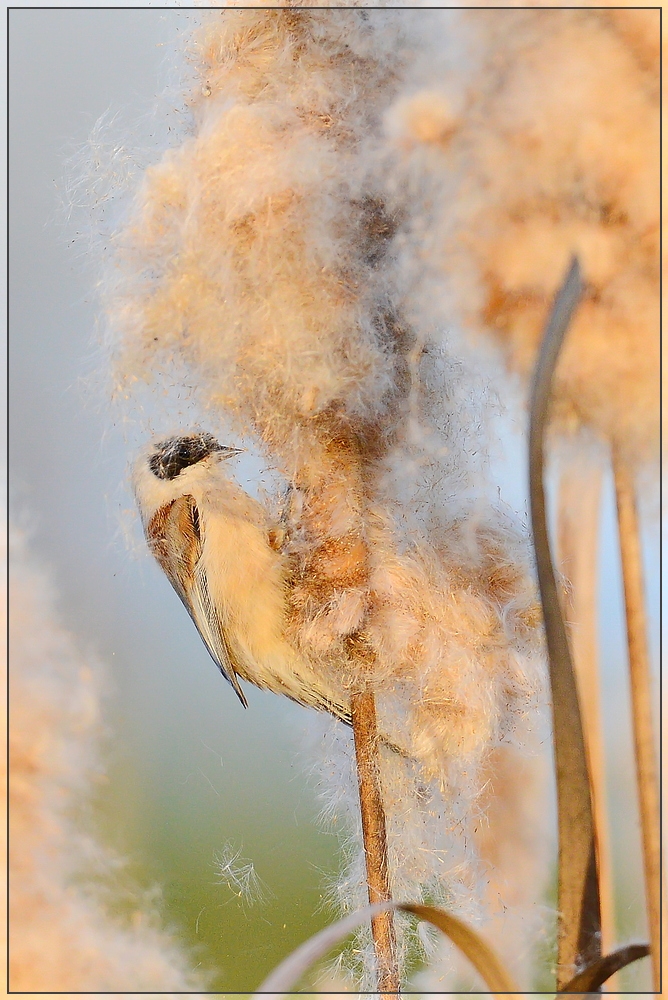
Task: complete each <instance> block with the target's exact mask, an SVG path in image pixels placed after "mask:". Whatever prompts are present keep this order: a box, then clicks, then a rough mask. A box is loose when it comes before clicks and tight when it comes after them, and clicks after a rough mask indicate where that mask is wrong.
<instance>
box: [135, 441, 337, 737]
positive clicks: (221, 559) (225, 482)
mask: <svg viewBox="0 0 668 1000" xmlns="http://www.w3.org/2000/svg"><path fill="white" fill-rule="evenodd" d="M238 454H240V450H239V449H238V448H227V447H225V446H223V445H221V444H219V443H218V442H217V441H216V439H215V438H214V437H213V436H212V435H211V434H205V433H200V434H188V435H185V436H183V437H171V438H168V439H167V440H165V441H160V442H156V443H154V444H153V445H151V446H150V447H149V449H148V450H147V451H145V452H144V453H143V454H142V455H141V456H140V458H139V459H138V460H137V462H136V464H135V466H134V470H133V477H132V478H133V485H134V491H135V496H136V499H137V505H138V507H139V511H140V514H141V519H142V523H143V526H144V533H145V535H146V540H147V542H148V545H149V548H150V550H151V552H152V553H153V555H154V556H155V558H156V559H157V561H158V562H159V564H160V566H161V567H162V569H163V570H164V571H165V573H166V574H167V578H168V579H169V581H170V583H171V584H172V586H173V587H174V590H175V591H176V593H177V594H178V595H179V597H180V598H181V600H182V601H183V603H184V605H185V607H186V609H187V611H188V613H189V614H190V617H191V618H192V620H193V621H194V623H195V626H196V628H197V630H198V632H199V634H200V635H201V637H202V639H203V640H204V644H205V646H206V648H207V649H208V651H209V653H210V654H211V656H212V658H213V659H214V661H215V662H216V663H217V665H218V667H219V668H220V671H221V673H222V674H223V676H224V677H226V678H227V680H228V681H229V682H230V684H231V685H232V687H233V688H234V690H235V691H236V693H237V695H238V697H239V700H240V701H241V703H242V705H244V707H247V702H246V697H245V695H244V693H243V691H242V689H241V685H240V683H239V678H241V679H242V680H246V681H250V682H251V683H252V684H255V685H256V686H257V687H259V688H266V689H268V690H270V691H274V692H275V693H277V694H284V695H287V696H288V697H289V698H292V699H293V700H294V701H297V702H299V703H300V704H301V705H308V706H311V707H313V708H318V709H323V710H326V711H328V712H331V713H332V714H333V715H335V716H336V717H337V718H339V719H341V720H342V721H344V722H346V723H349V722H350V712H349V708H348V707H347V705H346V704H345V700H346V699H345V697H344V696H343V695H342V694H341V695H337V694H336V693H335V692H333V691H332V690H330V689H329V686H328V685H327V682H326V679H325V678H322V677H321V676H320V675H319V674H317V673H316V672H315V671H314V670H313V669H312V667H311V666H310V665H309V663H308V662H307V661H306V659H305V658H304V657H303V656H302V655H301V654H300V653H299V651H298V650H297V649H295V648H294V646H293V645H292V644H291V643H290V642H289V641H288V640H287V639H286V637H285V620H286V605H287V586H288V576H289V574H288V561H287V559H286V557H285V555H283V554H282V553H281V551H280V544H279V541H280V532H279V531H277V529H276V527H275V526H273V525H272V524H271V523H270V520H269V517H268V514H267V512H266V511H265V510H264V508H263V507H262V505H261V504H259V503H258V502H257V501H256V500H253V499H252V497H249V496H248V494H247V493H245V492H244V490H242V489H241V488H240V487H239V486H237V485H236V484H235V483H234V482H232V481H231V480H230V479H229V478H228V477H227V476H226V475H225V474H224V472H223V469H222V463H223V462H225V461H226V460H228V459H230V458H233V457H234V456H235V455H238Z"/></svg>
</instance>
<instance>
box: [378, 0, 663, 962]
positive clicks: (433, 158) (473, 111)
mask: <svg viewBox="0 0 668 1000" xmlns="http://www.w3.org/2000/svg"><path fill="white" fill-rule="evenodd" d="M463 20H464V22H465V23H466V24H467V27H468V31H467V32H465V34H464V36H463V37H464V38H465V39H466V41H467V43H468V45H469V47H470V51H471V52H472V58H471V71H470V72H469V74H468V76H465V75H464V74H461V73H460V74H452V73H451V74H450V75H449V77H448V78H447V79H446V78H445V76H444V75H443V74H442V73H441V74H440V75H441V80H440V81H439V79H438V75H439V74H438V72H437V71H436V68H435V71H434V73H433V74H432V77H431V78H430V79H429V81H428V82H429V90H426V89H425V90H422V91H418V92H417V93H413V94H411V93H408V94H406V95H402V96H401V97H400V98H399V99H398V101H397V102H396V105H395V107H394V108H393V110H392V111H391V113H390V114H389V115H388V133H389V134H391V135H392V136H393V140H394V142H395V145H396V146H397V148H400V149H402V150H403V153H404V157H405V160H406V165H407V166H408V168H409V171H410V170H413V171H414V170H415V169H416V168H417V169H418V170H419V169H424V165H425V157H426V155H427V150H428V151H429V154H430V159H429V160H428V167H429V169H430V181H431V186H430V191H432V192H433V190H436V191H437V192H438V197H437V198H435V197H434V196H433V193H432V200H431V201H430V202H425V205H424V207H423V215H424V216H426V217H427V218H428V219H429V221H430V222H431V223H432V224H431V225H430V226H429V227H428V229H427V233H428V235H427V236H423V233H422V232H421V231H420V230H419V229H418V228H417V227H416V230H415V238H416V239H417V240H418V241H420V242H421V245H422V248H423V252H424V254H425V255H426V256H427V257H428V258H429V259H430V261H431V263H432V264H434V265H435V274H436V275H438V278H437V280H439V281H440V282H442V281H443V277H444V276H445V279H446V281H447V285H448V289H447V293H446V295H445V302H444V305H445V306H446V307H447V308H448V309H451V308H452V306H453V304H456V306H457V308H458V312H459V316H460V318H461V321H462V325H463V329H464V333H465V335H466V337H468V336H469V335H470V334H471V333H473V332H475V333H478V334H481V333H484V334H486V335H487V340H488V342H489V343H490V344H494V345H495V347H496V348H497V349H498V352H500V355H501V357H502V359H503V361H504V363H505V365H504V367H505V369H506V371H510V372H513V373H519V375H520V376H521V377H522V380H523V381H524V382H526V377H527V376H528V375H529V374H530V372H531V371H532V369H533V365H534V361H535V356H536V351H537V346H538V339H539V337H540V334H541V330H542V327H543V323H544V319H545V316H546V314H547V310H548V308H549V301H550V298H551V295H552V293H553V291H554V289H555V288H556V287H557V285H558V283H559V278H560V275H561V273H563V270H564V268H565V264H566V262H567V260H568V258H569V257H570V255H571V254H573V253H577V255H578V256H579V259H580V261H581V263H582V267H583V272H584V276H585V280H586V283H587V288H586V293H585V298H584V301H583V303H582V304H581V306H580V307H579V309H578V311H577V314H576V316H575V319H574V322H573V325H572V329H571V330H570V331H569V334H568V338H567V341H566V344H565V347H564V350H563V352H562V355H561V358H560V362H559V366H558V369H557V372H556V376H555V384H554V388H553V393H552V396H553V405H552V411H553V427H554V428H555V429H556V430H557V431H558V432H560V433H561V435H562V437H564V436H567V435H571V434H572V433H573V432H578V431H581V432H583V433H580V434H579V435H578V445H579V447H580V448H581V450H582V451H583V452H586V456H585V459H584V460H585V462H589V463H591V459H592V457H594V460H595V462H596V453H595V452H592V450H591V448H590V447H589V441H590V438H591V436H592V434H593V436H594V437H596V438H598V440H599V442H601V441H602V442H603V444H604V445H605V448H603V449H602V448H599V449H598V466H599V468H598V469H597V470H596V471H594V473H593V475H594V479H596V478H598V479H599V480H600V475H601V472H600V469H601V465H602V463H601V456H603V457H605V453H606V449H610V448H611V449H612V452H613V455H614V463H613V464H614V468H615V475H616V479H617V481H618V495H623V496H624V497H626V499H627V501H628V503H631V504H632V502H633V499H632V494H633V490H632V488H630V487H629V483H628V481H627V482H626V485H625V486H624V488H623V489H621V492H620V487H619V482H620V477H621V478H626V479H627V480H630V481H632V480H633V479H634V478H635V481H636V486H637V485H638V482H639V474H640V473H645V471H646V470H648V469H650V470H652V469H653V468H655V466H654V463H655V461H656V457H657V451H658V437H659V392H658V389H659V240H660V224H659V56H660V45H661V38H660V21H659V17H658V12H655V11H650V10H629V9H616V10H591V9H590V10H586V11H584V10H581V11H578V10H574V9H571V10H560V11H554V10H540V9H536V10H526V9H524V10H521V11H520V10H517V11H514V10H503V11H501V10H499V11H489V10H486V11H470V12H468V13H467V14H466V15H464V19H463ZM448 122H450V124H449V125H448V124H447V123H448ZM439 157H440V162H439ZM434 203H435V204H436V205H437V206H440V207H437V208H435V209H434V207H433V204H434ZM441 299H443V296H441ZM441 308H443V305H442V306H441ZM466 337H465V339H466ZM470 339H471V338H470V337H469V340H470ZM484 339H485V338H482V340H481V338H480V337H478V338H477V339H476V341H475V342H476V349H478V350H479V348H480V344H481V342H482V341H484ZM469 347H470V344H469ZM498 352H497V357H498ZM500 367H501V366H498V365H497V370H498V369H499V368H500ZM501 370H503V369H501ZM504 378H505V373H503V375H502V378H501V379H500V380H499V383H498V384H499V385H500V386H503V391H504V392H505V395H506V398H508V396H509V394H510V393H509V388H510V387H509V385H508V381H507V380H506V381H505V385H504V382H503V380H504ZM591 472H592V470H591V465H589V467H588V469H587V476H588V477H590V476H591ZM566 475H571V476H573V474H572V473H570V472H569V473H567V474H566ZM597 502H598V500H597V496H596V495H593V496H592V503H593V511H592V513H591V514H590V515H589V516H588V524H587V525H585V524H584V523H583V517H582V510H581V504H582V492H581V491H579V490H577V487H576V491H575V502H573V499H572V498H571V499H570V500H569V498H568V496H567V494H566V487H562V492H561V498H560V503H561V506H560V512H559V518H560V535H561V538H562V548H563V551H564V553H565V554H567V553H568V551H571V552H574V551H578V552H581V551H582V550H583V547H585V546H586V548H587V549H588V550H589V552H590V553H592V558H594V557H595V554H596V529H597V514H596V506H597ZM627 506H628V504H627ZM649 506H650V509H651V506H652V504H651V503H650V504H649ZM620 516H621V515H620ZM633 521H634V516H633V513H632V512H631V513H628V516H627V517H626V519H625V524H626V525H627V527H628V526H629V525H630V524H632V523H633ZM628 544H629V543H628V541H627V542H625V540H624V538H622V548H623V550H624V547H625V546H626V547H627V548H628ZM630 544H631V547H633V544H634V543H633V542H631V543H630ZM631 562H633V559H631ZM567 563H568V564H567V566H566V567H565V568H566V570H567V572H569V574H570V575H571V582H572V584H573V588H574V601H575V608H576V611H577V612H579V613H582V612H584V609H585V608H588V610H589V612H590V614H589V615H588V617H587V618H585V619H584V620H582V619H581V618H580V617H578V619H577V620H576V623H575V629H576V630H577V636H578V641H577V642H576V643H575V654H576V656H575V659H576V666H577V669H578V673H579V675H580V677H579V680H580V692H581V698H584V699H587V703H586V705H585V706H584V709H585V716H586V718H587V722H588V744H589V745H588V750H589V757H590V763H591V764H592V767H593V774H592V776H593V783H594V797H595V800H596V801H597V802H598V803H599V804H600V803H601V802H602V801H603V800H604V797H605V789H604V774H603V767H602V761H601V746H600V741H599V740H597V734H599V735H600V730H601V724H600V718H599V711H600V709H599V706H598V703H597V700H596V696H595V692H596V690H597V688H598V684H599V682H598V679H597V663H596V658H595V645H594V643H593V642H592V639H591V635H592V633H593V631H594V629H595V624H596V617H595V599H594V590H595V586H596V579H595V570H594V578H593V579H592V576H591V572H590V568H589V567H587V566H584V565H583V564H582V565H576V563H575V561H574V560H573V559H572V558H571V559H568V560H567ZM591 566H592V567H593V566H595V562H594V563H591ZM625 576H626V577H627V579H626V585H627V600H629V599H630V601H631V604H630V605H627V608H628V607H631V606H633V607H635V608H636V609H637V610H638V614H636V615H635V618H634V616H633V615H630V617H631V618H632V619H633V620H634V621H635V622H636V627H635V630H634V632H635V634H634V637H633V640H632V641H631V643H630V645H631V660H632V661H633V659H634V657H636V658H639V661H640V664H641V665H640V666H633V662H632V673H633V674H634V675H635V677H636V678H641V677H642V680H638V681H635V680H634V681H633V683H632V686H631V689H632V701H633V705H634V715H635V728H636V744H637V748H638V754H639V755H640V756H641V757H642V762H641V761H640V760H639V762H638V768H639V775H640V777H639V787H640V798H641V814H642V817H643V828H644V830H645V831H646V832H645V838H646V852H645V853H646V859H647V857H649V855H652V857H653V859H654V860H653V861H649V862H646V863H647V864H648V865H649V867H647V878H646V883H647V891H648V898H649V901H650V906H649V909H650V915H651V918H650V925H651V926H652V928H653V930H652V935H653V942H654V943H653V951H654V954H655V956H656V955H657V954H658V951H659V942H658V916H657V914H658V909H659V888H658V887H659V884H660V876H659V872H658V869H657V865H658V841H657V831H658V811H657V807H656V784H655V781H654V778H653V777H652V771H653V761H652V757H653V748H652V735H651V719H650V718H649V714H648V711H647V702H648V697H649V694H648V692H649V689H650V683H649V678H648V671H647V655H646V651H642V649H641V647H642V646H643V645H644V643H643V638H642V634H641V633H642V627H641V625H640V624H639V623H640V621H641V613H640V610H639V609H640V608H641V607H642V594H641V593H640V590H641V584H640V577H639V574H638V573H637V572H635V576H634V581H635V582H634V585H633V588H632V589H635V593H634V594H632V595H631V596H630V597H629V596H628V595H629V579H628V574H627V573H626V571H625ZM588 636H589V638H588ZM634 650H635V652H634ZM639 686H640V687H642V689H643V692H644V694H643V695H642V696H641V697H640V698H638V697H637V691H638V689H639ZM643 786H644V789H645V790H647V793H646V792H645V791H644V790H643ZM601 823H602V813H601V811H600V809H599V826H600V825H601ZM599 833H600V838H601V839H600V845H599V846H600V847H601V850H602V854H603V859H602V877H603V878H605V869H606V864H605V841H606V831H605V829H600V830H599ZM650 844H651V846H649V845H650ZM602 891H603V897H604V900H605V898H606V897H607V898H608V900H610V899H611V887H610V885H609V884H607V885H604V886H603V887H602ZM603 916H604V934H605V939H604V945H605V946H606V947H609V946H610V945H612V944H613V942H614V938H615V935H614V913H612V906H611V903H609V904H608V906H607V912H605V913H604V915H603ZM655 981H658V965H657V964H656V959H655Z"/></svg>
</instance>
